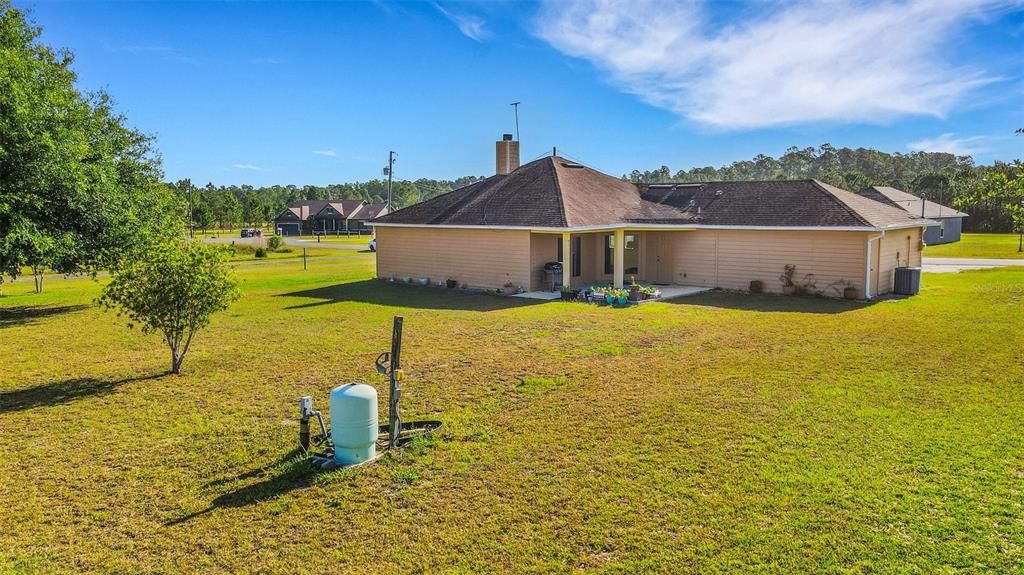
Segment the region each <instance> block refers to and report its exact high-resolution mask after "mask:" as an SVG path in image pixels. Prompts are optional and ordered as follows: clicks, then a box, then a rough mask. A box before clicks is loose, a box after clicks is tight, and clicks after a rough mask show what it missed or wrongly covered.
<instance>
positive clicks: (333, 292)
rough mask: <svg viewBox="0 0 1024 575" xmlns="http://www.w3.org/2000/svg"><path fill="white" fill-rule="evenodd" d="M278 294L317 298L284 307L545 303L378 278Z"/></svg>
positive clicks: (479, 307)
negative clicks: (388, 281)
mask: <svg viewBox="0 0 1024 575" xmlns="http://www.w3.org/2000/svg"><path fill="white" fill-rule="evenodd" d="M280 296H281V297H302V298H310V299H315V300H319V301H314V302H309V303H301V304H295V305H291V306H288V307H287V308H285V309H303V308H308V307H316V306H320V305H327V304H332V303H341V302H361V303H371V304H376V305H384V306H394V307H410V308H418V309H452V310H465V311H494V310H500V309H508V308H516V307H523V306H528V305H536V304H538V303H544V302H543V301H542V300H534V299H524V298H513V297H505V296H499V295H495V294H488V293H483V292H469V291H463V290H450V289H445V288H436V287H431V286H416V285H405V284H392V283H387V282H384V281H380V280H364V281H358V282H350V283H343V284H337V285H332V286H325V287H319V288H314V289H308V290H302V291H297V292H291V293H286V294H280Z"/></svg>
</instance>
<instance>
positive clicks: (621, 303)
mask: <svg viewBox="0 0 1024 575" xmlns="http://www.w3.org/2000/svg"><path fill="white" fill-rule="evenodd" d="M628 301H629V298H624V297H620V298H619V305H626V302H628Z"/></svg>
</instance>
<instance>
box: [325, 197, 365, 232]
mask: <svg viewBox="0 0 1024 575" xmlns="http://www.w3.org/2000/svg"><path fill="white" fill-rule="evenodd" d="M365 205H366V201H365V200H338V201H336V202H328V203H327V205H326V206H324V207H323V208H321V209H320V211H319V212H317V213H316V214H315V215H314V216H313V230H314V231H315V232H318V233H323V234H334V233H338V232H348V231H350V228H349V225H350V222H351V218H352V216H353V215H355V214H356V213H357V212H359V211H360V210H362V209H363V206H365ZM351 229H352V230H354V229H355V228H351Z"/></svg>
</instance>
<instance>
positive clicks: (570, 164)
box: [562, 162, 583, 168]
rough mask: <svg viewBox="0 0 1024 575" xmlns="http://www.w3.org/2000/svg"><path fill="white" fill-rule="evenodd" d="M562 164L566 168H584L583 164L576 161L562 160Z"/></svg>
mask: <svg viewBox="0 0 1024 575" xmlns="http://www.w3.org/2000/svg"><path fill="white" fill-rule="evenodd" d="M562 166H564V167H566V168H582V167H583V164H577V163H576V162H562Z"/></svg>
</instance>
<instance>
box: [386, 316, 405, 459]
mask: <svg viewBox="0 0 1024 575" xmlns="http://www.w3.org/2000/svg"><path fill="white" fill-rule="evenodd" d="M402 322H403V318H402V316H400V315H396V316H395V321H394V324H393V326H392V328H391V365H390V369H389V370H388V371H389V376H390V377H389V380H390V381H389V383H390V384H391V385H390V388H391V389H390V390H389V391H390V393H389V397H388V439H389V440H390V442H391V447H398V437H399V435H401V433H402V417H401V415H400V413H399V406H400V403H401V400H402V386H401V379H400V376H399V373H400V372H401V370H402Z"/></svg>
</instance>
